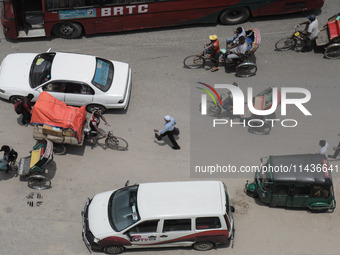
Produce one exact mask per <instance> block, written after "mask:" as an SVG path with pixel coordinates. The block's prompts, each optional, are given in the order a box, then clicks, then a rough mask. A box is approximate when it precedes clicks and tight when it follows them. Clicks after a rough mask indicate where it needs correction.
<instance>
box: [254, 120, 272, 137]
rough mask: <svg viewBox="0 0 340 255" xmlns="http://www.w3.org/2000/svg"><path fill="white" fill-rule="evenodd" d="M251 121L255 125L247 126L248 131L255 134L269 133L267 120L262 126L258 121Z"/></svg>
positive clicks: (269, 128) (269, 127)
mask: <svg viewBox="0 0 340 255" xmlns="http://www.w3.org/2000/svg"><path fill="white" fill-rule="evenodd" d="M253 123H254V125H255V127H249V128H248V132H250V133H253V134H255V135H268V134H269V133H270V130H271V129H272V128H271V126H270V124H269V123H268V122H264V123H263V125H262V126H260V124H262V123H261V122H260V121H258V122H255V121H254V122H253ZM257 125H258V126H257Z"/></svg>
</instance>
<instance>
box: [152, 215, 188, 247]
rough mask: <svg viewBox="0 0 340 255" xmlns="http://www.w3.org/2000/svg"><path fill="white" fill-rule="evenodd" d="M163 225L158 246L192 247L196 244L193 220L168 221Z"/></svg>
mask: <svg viewBox="0 0 340 255" xmlns="http://www.w3.org/2000/svg"><path fill="white" fill-rule="evenodd" d="M162 225H163V226H162V232H161V233H160V235H159V244H158V246H160V247H161V246H164V247H171V246H191V245H192V244H193V243H194V242H195V235H194V233H195V232H194V231H193V227H192V219H190V218H184V219H168V220H164V221H163V224H162Z"/></svg>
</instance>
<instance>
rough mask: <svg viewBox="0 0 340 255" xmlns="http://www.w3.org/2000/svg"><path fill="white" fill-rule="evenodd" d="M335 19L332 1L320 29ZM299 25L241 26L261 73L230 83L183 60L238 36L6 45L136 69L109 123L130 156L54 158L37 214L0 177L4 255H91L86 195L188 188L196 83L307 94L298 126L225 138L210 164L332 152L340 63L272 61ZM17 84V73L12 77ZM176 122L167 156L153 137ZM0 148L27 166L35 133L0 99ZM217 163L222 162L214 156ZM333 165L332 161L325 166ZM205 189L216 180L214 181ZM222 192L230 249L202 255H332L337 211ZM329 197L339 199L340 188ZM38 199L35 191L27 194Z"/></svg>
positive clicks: (299, 17)
mask: <svg viewBox="0 0 340 255" xmlns="http://www.w3.org/2000/svg"><path fill="white" fill-rule="evenodd" d="M338 10H339V2H338V1H337V0H329V1H326V3H325V6H324V8H323V9H322V12H320V13H318V19H319V22H320V25H322V24H325V22H326V21H327V18H328V17H330V16H331V15H333V14H334V13H335V12H336V11H338ZM304 16H305V15H303V14H294V15H286V16H280V17H271V18H268V17H267V18H258V19H252V20H251V21H250V22H247V23H246V24H244V27H257V28H259V29H260V30H261V32H262V38H263V42H262V44H261V47H260V49H259V50H258V51H257V52H256V56H257V63H258V74H257V75H256V76H255V77H252V78H249V79H241V78H236V77H235V76H234V74H233V73H226V72H225V71H224V70H223V69H220V70H219V71H218V72H215V73H211V72H209V71H206V70H187V69H184V68H183V65H182V61H183V58H184V57H185V56H187V55H191V54H195V53H197V52H198V51H199V50H201V49H202V47H203V44H204V43H205V42H206V41H207V39H208V36H209V35H210V34H217V35H218V36H219V37H220V38H221V40H222V41H223V40H224V38H226V37H227V35H231V34H232V31H233V29H234V27H228V26H221V25H207V26H191V27H181V28H171V29H160V30H148V31H142V32H132V33H120V34H106V35H96V36H89V37H83V38H81V39H78V40H71V41H69V40H62V39H57V38H51V39H39V40H38V39H37V40H20V41H15V42H10V41H6V40H5V39H4V37H3V36H2V37H1V38H0V39H1V48H0V59H3V58H4V57H5V56H6V55H7V54H9V53H14V52H41V51H44V50H45V49H46V50H47V49H48V48H52V50H54V51H67V52H77V53H88V54H93V55H97V56H101V57H106V58H112V59H115V60H120V61H124V62H128V63H130V64H131V68H132V71H133V88H132V96H131V100H130V105H129V108H128V110H127V111H110V112H108V114H106V118H107V120H108V121H109V122H110V123H111V124H112V126H113V127H114V130H115V133H116V134H117V135H119V136H122V137H124V138H126V139H127V140H128V142H129V150H128V151H127V152H114V151H110V150H104V149H102V148H100V147H96V148H93V149H91V147H90V146H86V147H83V148H80V147H75V146H74V147H71V146H70V147H68V148H67V149H68V152H67V155H65V156H55V159H54V163H52V164H51V165H50V167H49V174H50V175H51V176H53V179H52V185H53V188H52V189H51V190H48V191H42V192H40V194H41V195H42V196H43V198H42V199H40V200H39V199H37V198H36V197H35V198H34V199H35V200H34V201H38V200H39V201H43V203H42V204H41V205H40V206H39V207H37V206H34V207H30V206H28V205H27V201H29V199H27V198H26V196H27V195H28V194H30V193H31V192H32V190H31V189H29V188H28V187H27V185H26V183H25V182H24V181H21V180H20V179H19V178H18V177H13V176H11V175H5V174H3V173H0V201H1V203H0V212H1V213H0V222H1V223H0V224H1V228H0V238H1V240H2V245H1V247H0V254H8V255H12V254H36V255H46V254H51V255H61V254H67V255H71V254H72V255H75V254H88V251H87V249H86V247H85V245H84V244H83V242H82V239H81V228H82V226H81V217H80V211H81V209H82V206H83V203H84V201H85V199H86V198H87V197H92V196H93V195H95V194H96V193H98V192H102V191H106V190H110V189H115V188H119V187H121V186H122V185H124V183H125V181H126V180H130V182H131V183H139V182H148V181H175V180H192V179H194V178H192V177H191V176H190V171H189V169H190V155H191V151H192V150H190V134H191V130H192V129H193V128H195V126H194V125H191V124H192V123H190V116H191V114H192V112H190V110H192V111H195V110H196V109H194V107H193V106H194V105H195V103H196V102H191V103H190V97H191V95H192V93H193V90H194V89H195V87H196V82H197V81H202V82H206V83H209V84H217V83H226V82H228V83H229V82H233V81H237V82H238V83H239V84H240V86H241V87H242V88H246V87H254V90H255V92H259V91H260V90H261V89H264V88H266V87H268V86H278V87H292V86H296V87H304V88H307V89H309V90H310V91H311V93H312V99H311V101H310V102H309V103H308V104H307V107H308V109H309V110H310V111H311V112H312V114H313V116H312V117H303V116H302V115H301V113H300V112H299V111H296V110H295V109H294V108H292V109H289V114H290V117H291V118H296V119H298V121H299V125H298V127H297V128H294V129H288V128H282V127H275V128H274V129H273V131H272V133H271V134H270V135H269V136H255V135H251V134H249V133H247V131H246V130H244V129H242V128H235V129H228V130H227V131H226V132H225V136H223V137H221V138H220V139H221V141H223V144H224V146H223V147H222V148H214V147H212V146H210V145H209V146H207V151H206V153H207V155H208V156H209V155H212V154H214V153H215V152H216V153H218V151H222V152H223V153H224V156H225V162H229V163H232V164H239V165H240V164H243V165H257V164H259V158H260V157H262V156H265V155H268V154H296V153H315V152H316V151H317V149H318V141H319V140H320V139H325V140H327V141H328V142H329V143H330V145H331V146H335V145H336V144H337V143H338V138H339V137H337V136H336V134H337V133H340V130H339V122H338V119H337V117H338V115H337V113H338V108H339V106H340V104H339V101H338V95H339V82H338V73H339V62H337V61H331V60H327V59H324V58H323V55H322V54H316V53H306V54H302V53H296V52H285V53H281V52H275V51H274V44H275V42H276V41H277V40H278V39H280V38H281V37H283V36H285V35H288V34H289V33H291V32H292V30H293V27H294V25H295V24H296V23H298V22H302V21H304V20H305V17H304ZM13 75H15V73H14V74H13ZM165 114H170V115H173V116H175V118H176V120H177V122H178V127H179V128H180V130H181V135H180V139H179V140H178V142H179V144H180V145H181V147H182V149H181V150H180V151H173V150H172V149H171V148H170V147H169V145H168V144H167V143H164V144H163V143H158V142H157V141H156V140H155V139H154V136H153V129H154V128H160V127H161V126H162V124H163V123H162V122H163V120H162V119H163V116H164V115H165ZM0 115H1V116H2V119H3V121H2V125H1V127H0V134H1V144H11V145H12V146H13V147H14V148H15V149H16V150H17V151H18V152H19V156H26V155H28V153H29V150H30V149H31V147H32V146H33V144H34V141H33V138H32V128H31V127H27V128H25V127H23V126H21V125H19V124H18V116H17V115H15V113H14V111H13V105H12V104H10V103H8V102H6V101H0ZM221 155H222V156H223V154H221ZM332 163H334V164H339V161H333V162H332ZM211 179H217V178H215V177H214V176H211ZM218 179H221V180H223V181H224V182H225V183H226V184H227V186H228V187H229V191H230V194H231V197H232V199H233V203H234V205H235V208H236V213H235V221H236V228H237V230H236V241H235V246H234V248H233V249H232V248H220V249H217V250H212V251H209V252H206V253H205V254H225V253H226V252H227V253H228V254H249V255H251V254H259V253H262V254H294V255H298V254H315V255H319V254H325V255H326V254H327V255H335V254H339V251H338V245H337V243H338V240H339V238H340V230H339V229H340V228H339V211H338V210H335V212H334V213H333V214H311V213H309V212H307V211H305V210H286V209H281V208H279V209H278V208H269V207H267V206H263V205H260V204H258V203H256V202H255V201H254V200H253V199H251V198H249V197H247V196H245V195H244V194H243V186H244V183H245V181H246V179H247V178H228V176H227V175H226V176H223V177H218ZM334 182H335V193H336V194H335V195H336V197H340V188H339V184H340V182H339V179H335V181H334ZM35 195H36V193H35ZM131 253H138V254H173V253H183V254H194V253H196V251H193V250H191V249H175V250H173V249H166V250H158V251H152V250H140V251H133V252H131Z"/></svg>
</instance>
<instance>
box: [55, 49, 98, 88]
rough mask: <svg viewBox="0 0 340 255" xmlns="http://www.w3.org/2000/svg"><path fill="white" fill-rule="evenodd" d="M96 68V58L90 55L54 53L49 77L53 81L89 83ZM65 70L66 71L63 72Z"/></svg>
mask: <svg viewBox="0 0 340 255" xmlns="http://www.w3.org/2000/svg"><path fill="white" fill-rule="evenodd" d="M95 68H96V57H95V56H90V55H83V54H76V53H64V52H56V55H55V57H54V59H53V64H52V70H51V77H52V79H53V80H70V81H82V82H86V83H88V84H89V83H91V80H92V78H93V76H94V72H95ZM65 70H68V71H67V72H65Z"/></svg>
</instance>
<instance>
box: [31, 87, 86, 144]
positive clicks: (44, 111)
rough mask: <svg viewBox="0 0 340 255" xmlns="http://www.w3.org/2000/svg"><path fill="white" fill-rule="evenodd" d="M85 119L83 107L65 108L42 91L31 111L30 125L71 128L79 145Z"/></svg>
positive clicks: (65, 106)
mask: <svg viewBox="0 0 340 255" xmlns="http://www.w3.org/2000/svg"><path fill="white" fill-rule="evenodd" d="M85 119H86V109H85V106H82V107H73V106H67V105H66V104H65V103H64V102H62V101H59V100H58V99H56V98H54V97H53V96H52V95H50V94H49V93H47V92H46V91H44V92H42V93H41V94H40V95H39V97H38V100H37V102H36V103H35V105H34V107H33V109H32V119H31V123H32V124H45V125H49V126H52V127H60V128H63V129H67V128H71V129H72V130H73V131H75V132H76V135H77V140H78V142H79V143H80V141H81V139H82V137H81V136H82V130H83V126H84V122H85Z"/></svg>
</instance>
